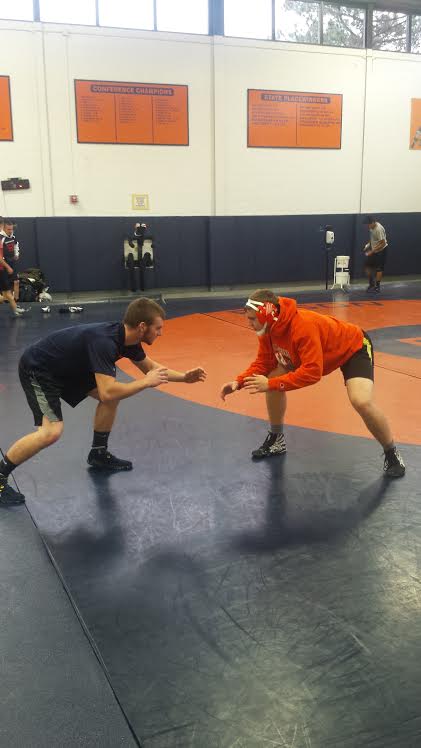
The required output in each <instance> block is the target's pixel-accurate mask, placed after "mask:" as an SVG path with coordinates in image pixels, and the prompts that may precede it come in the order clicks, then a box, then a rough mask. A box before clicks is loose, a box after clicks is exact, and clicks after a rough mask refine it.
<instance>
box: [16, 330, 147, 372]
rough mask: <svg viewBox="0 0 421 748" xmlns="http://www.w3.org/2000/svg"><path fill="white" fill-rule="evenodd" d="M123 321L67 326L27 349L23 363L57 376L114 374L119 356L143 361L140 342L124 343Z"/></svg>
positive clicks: (31, 369)
mask: <svg viewBox="0 0 421 748" xmlns="http://www.w3.org/2000/svg"><path fill="white" fill-rule="evenodd" d="M124 337H125V333H124V325H123V323H122V322H99V323H96V322H94V323H92V324H89V325H75V327H65V328H64V330H58V331H57V332H53V333H51V335H47V336H46V337H45V338H41V340H37V342H36V343H33V345H31V346H29V348H27V349H26V350H25V351H24V353H23V355H22V358H21V364H22V365H23V366H24V367H25V369H29V370H30V371H37V370H38V371H47V372H48V373H49V375H50V376H52V377H57V378H58V379H69V378H71V379H76V380H77V379H84V378H86V375H88V374H107V375H108V376H110V377H115V375H116V367H115V362H116V361H118V359H119V358H123V357H125V358H129V359H131V360H132V361H143V359H144V358H145V357H146V354H145V351H144V350H143V348H142V346H141V345H140V344H136V345H124Z"/></svg>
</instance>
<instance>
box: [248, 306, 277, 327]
mask: <svg viewBox="0 0 421 748" xmlns="http://www.w3.org/2000/svg"><path fill="white" fill-rule="evenodd" d="M246 307H247V308H248V309H253V311H254V312H256V317H257V319H258V321H259V322H260V324H261V325H264V328H265V329H266V327H270V326H271V325H273V323H274V322H277V320H278V318H279V313H278V308H277V306H276V305H275V304H273V303H272V302H271V301H256V300H255V299H248V300H247V303H246ZM262 332H263V330H262Z"/></svg>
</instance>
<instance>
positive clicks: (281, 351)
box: [236, 297, 364, 391]
mask: <svg viewBox="0 0 421 748" xmlns="http://www.w3.org/2000/svg"><path fill="white" fill-rule="evenodd" d="M278 303H279V304H280V314H279V319H278V320H277V322H274V323H273V325H272V327H271V328H270V330H268V332H267V333H264V334H263V335H262V336H261V337H260V338H259V349H258V352H257V358H256V360H255V361H254V362H253V363H252V364H251V365H250V366H249V367H248V369H246V371H243V373H242V374H239V375H238V377H237V378H236V380H237V382H238V384H239V386H240V387H242V386H243V384H244V379H245V377H250V376H252V374H263V375H264V376H267V375H268V374H269V373H270V372H271V371H273V369H276V367H277V366H278V365H279V364H280V365H282V366H284V367H285V368H286V369H287V373H286V374H283V375H282V376H281V377H273V378H271V379H269V389H270V390H285V391H287V390H298V389H300V388H301V387H308V386H309V385H310V384H316V382H318V381H319V379H321V377H323V376H325V375H326V374H330V373H331V372H332V371H334V370H335V369H338V368H339V367H340V366H343V364H345V363H346V362H347V361H348V359H349V358H351V356H353V355H354V353H356V352H357V351H358V350H359V349H360V348H361V347H362V345H363V337H364V335H363V331H362V330H361V328H360V327H358V326H357V325H353V324H351V323H350V322H341V321H340V320H338V319H336V318H335V317H330V316H328V315H325V314H318V312H311V311H310V310H308V309H298V308H297V302H296V301H294V299H285V298H283V297H281V298H279V300H278Z"/></svg>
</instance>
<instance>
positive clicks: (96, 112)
mask: <svg viewBox="0 0 421 748" xmlns="http://www.w3.org/2000/svg"><path fill="white" fill-rule="evenodd" d="M75 97H76V121H77V140H78V143H118V144H123V143H124V144H127V143H131V144H133V145H188V144H189V121H188V86H173V85H171V84H167V83H119V82H116V81H86V80H75Z"/></svg>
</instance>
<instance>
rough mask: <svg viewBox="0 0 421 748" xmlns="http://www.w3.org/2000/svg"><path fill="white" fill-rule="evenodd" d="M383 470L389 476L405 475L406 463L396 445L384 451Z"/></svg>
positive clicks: (398, 476)
mask: <svg viewBox="0 0 421 748" xmlns="http://www.w3.org/2000/svg"><path fill="white" fill-rule="evenodd" d="M383 472H384V474H385V475H386V476H387V477H388V478H402V476H403V475H405V463H404V461H403V459H402V457H401V456H400V454H399V451H398V450H397V448H396V447H393V449H388V450H387V452H385V453H384V465H383Z"/></svg>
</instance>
